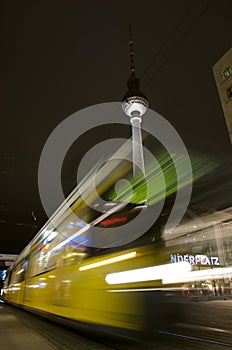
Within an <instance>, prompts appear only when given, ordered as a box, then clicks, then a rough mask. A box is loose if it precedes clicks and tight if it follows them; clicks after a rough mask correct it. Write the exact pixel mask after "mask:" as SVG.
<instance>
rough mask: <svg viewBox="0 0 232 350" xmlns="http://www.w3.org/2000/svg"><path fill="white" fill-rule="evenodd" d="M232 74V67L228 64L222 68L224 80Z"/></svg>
mask: <svg viewBox="0 0 232 350" xmlns="http://www.w3.org/2000/svg"><path fill="white" fill-rule="evenodd" d="M231 75H232V67H231V66H227V67H225V68H223V70H222V77H223V79H224V80H226V79H228V78H229V77H230V76H231Z"/></svg>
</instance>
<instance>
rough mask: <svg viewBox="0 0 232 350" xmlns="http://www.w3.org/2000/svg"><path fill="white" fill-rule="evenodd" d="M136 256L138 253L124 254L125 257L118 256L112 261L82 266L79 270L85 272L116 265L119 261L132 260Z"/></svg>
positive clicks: (111, 259) (107, 260)
mask: <svg viewBox="0 0 232 350" xmlns="http://www.w3.org/2000/svg"><path fill="white" fill-rule="evenodd" d="M135 256H136V252H131V253H127V254H123V255H118V256H115V257H114V258H110V259H106V260H102V261H98V262H96V263H93V264H89V265H85V266H81V267H79V270H80V271H84V270H89V269H94V268H95V267H99V266H104V265H109V264H113V263H116V262H118V261H122V260H126V259H131V258H134V257H135Z"/></svg>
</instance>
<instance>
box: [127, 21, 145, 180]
mask: <svg viewBox="0 0 232 350" xmlns="http://www.w3.org/2000/svg"><path fill="white" fill-rule="evenodd" d="M129 37H130V39H129V46H130V53H129V56H130V77H129V79H128V81H127V87H128V91H127V93H126V94H125V96H124V97H123V100H122V109H123V111H124V113H125V114H126V115H127V116H129V117H130V123H131V126H132V159H133V176H134V177H136V176H138V175H141V173H142V175H145V166H144V157H143V143H142V133H141V123H142V116H143V115H144V114H145V113H146V110H147V108H148V100H147V98H146V96H145V95H144V93H142V92H141V91H140V88H139V83H140V80H139V79H138V78H137V77H136V76H135V67H134V55H135V54H134V50H133V40H132V31H131V26H129Z"/></svg>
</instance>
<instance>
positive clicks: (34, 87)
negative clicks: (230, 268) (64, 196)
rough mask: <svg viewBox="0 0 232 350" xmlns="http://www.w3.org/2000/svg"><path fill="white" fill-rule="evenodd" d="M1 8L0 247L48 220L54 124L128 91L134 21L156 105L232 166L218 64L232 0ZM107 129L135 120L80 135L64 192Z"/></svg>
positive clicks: (17, 243)
mask: <svg viewBox="0 0 232 350" xmlns="http://www.w3.org/2000/svg"><path fill="white" fill-rule="evenodd" d="M0 13H1V15H0V16H1V18H0V45H1V55H0V67H1V79H0V95H1V102H0V113H1V138H0V145H1V148H0V157H1V158H0V179H1V182H0V235H1V237H0V238H1V240H0V253H12V254H17V253H19V252H20V250H21V249H22V248H23V247H24V246H25V244H26V243H28V242H29V241H30V239H31V238H32V237H33V236H34V235H35V233H36V232H37V231H38V230H39V228H40V227H41V226H42V225H43V224H44V223H45V221H46V220H47V217H46V214H45V212H44V210H43V208H42V204H41V201H40V197H39V191H38V177H37V172H38V165H39V159H40V154H41V152H42V149H43V146H44V144H45V142H46V140H47V138H48V137H49V135H50V133H51V132H52V131H53V130H54V129H55V127H56V126H57V125H58V124H59V123H60V122H62V121H63V120H64V119H65V118H67V117H68V116H69V115H71V114H72V113H74V112H76V111H79V110H81V109H83V108H85V107H89V106H91V105H95V104H99V103H103V102H113V101H121V99H122V97H123V95H124V94H125V92H126V81H127V78H128V76H129V56H128V52H129V47H128V37H129V34H128V25H129V24H131V25H132V28H133V38H134V49H135V53H136V56H135V65H136V73H137V75H138V76H139V77H141V87H142V89H143V91H144V92H145V93H146V95H147V97H148V99H149V103H150V108H151V109H153V110H155V111H156V112H158V113H160V114H161V115H162V116H164V117H165V118H166V119H167V120H168V121H169V122H170V123H171V124H172V125H173V126H174V127H175V129H176V130H177V131H178V133H179V134H180V136H181V137H182V139H183V141H184V143H185V145H186V147H187V148H188V149H189V150H190V151H194V152H200V153H203V154H204V155H208V156H213V157H215V159H216V158H217V159H220V161H221V163H222V164H223V168H222V169H224V170H223V171H225V169H226V170H227V171H228V172H229V171H230V170H231V161H230V159H231V144H230V141H229V137H228V132H227V129H226V124H225V120H224V116H223V113H222V108H221V105H220V100H219V96H218V92H217V88H216V85H215V82H214V76H213V72H212V66H213V65H214V64H215V63H216V62H217V61H218V59H219V58H220V57H221V56H222V55H223V54H224V53H225V52H226V51H227V50H228V49H229V48H230V47H231V44H232V39H231V38H232V36H231V23H232V16H231V14H232V2H231V0H214V1H209V0H207V1H206V0H198V1H197V0H196V1H195V0H191V1H190V0H174V1H173V0H153V1H137V0H134V1H105V0H104V1H102V0H100V1H84V2H81V1H71V0H70V1H38V2H36V1H10V2H9V1H8V2H3V3H2V4H1V11H0ZM106 135H107V137H129V136H130V129H129V128H128V129H127V128H125V129H124V130H122V128H120V127H117V126H115V128H112V127H110V128H108V129H107V128H106V129H104V130H100V129H98V128H97V129H95V130H92V131H90V132H89V133H88V134H86V135H85V137H83V138H81V140H77V142H76V147H74V148H73V150H72V152H71V153H70V154H69V155H67V159H66V161H65V164H64V169H63V178H64V182H65V183H64V187H65V192H67V193H68V192H69V191H71V190H72V188H73V186H74V185H75V183H74V180H73V179H74V178H75V176H74V175H75V174H76V171H77V164H78V162H79V161H80V159H81V157H82V156H83V155H84V154H85V151H86V150H87V149H89V148H90V147H91V146H92V145H93V144H94V143H96V142H98V141H99V140H100V139H104V138H105V137H106ZM145 142H146V141H145ZM148 142H149V141H148ZM224 175H225V177H226V178H228V176H229V175H228V176H227V173H226V174H224ZM213 181H215V183H214V185H215V186H216V185H220V184H219V183H218V181H220V180H218V179H217V178H216V180H215V178H214V180H213ZM211 185H212V184H211ZM211 189H212V188H211ZM216 192H217V193H219V192H220V191H219V190H217V191H216ZM220 201H221V199H220ZM35 218H36V220H35Z"/></svg>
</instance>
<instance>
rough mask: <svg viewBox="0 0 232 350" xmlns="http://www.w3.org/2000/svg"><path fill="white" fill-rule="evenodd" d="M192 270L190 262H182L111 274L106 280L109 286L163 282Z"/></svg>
mask: <svg viewBox="0 0 232 350" xmlns="http://www.w3.org/2000/svg"><path fill="white" fill-rule="evenodd" d="M190 270H191V265H190V264H189V263H188V262H181V263H178V264H165V265H159V266H150V267H144V268H142V269H135V270H129V271H123V272H115V273H110V274H108V275H106V277H105V280H106V282H107V283H108V284H122V283H134V282H145V281H156V280H163V279H165V278H167V277H168V276H169V275H171V276H176V277H177V276H180V275H182V273H186V272H187V271H190Z"/></svg>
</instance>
